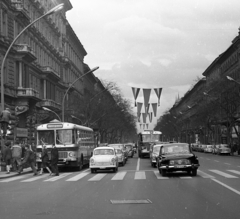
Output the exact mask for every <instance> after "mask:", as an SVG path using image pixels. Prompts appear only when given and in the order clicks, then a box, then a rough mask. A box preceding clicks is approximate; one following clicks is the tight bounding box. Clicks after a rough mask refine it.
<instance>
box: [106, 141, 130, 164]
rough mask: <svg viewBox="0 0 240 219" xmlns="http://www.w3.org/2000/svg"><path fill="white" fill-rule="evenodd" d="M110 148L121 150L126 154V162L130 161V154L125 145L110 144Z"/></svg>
mask: <svg viewBox="0 0 240 219" xmlns="http://www.w3.org/2000/svg"><path fill="white" fill-rule="evenodd" d="M108 146H109V147H113V148H115V149H121V150H122V151H123V152H124V156H125V161H126V162H127V160H128V152H127V150H126V148H125V146H124V144H120V143H119V144H109V145H108Z"/></svg>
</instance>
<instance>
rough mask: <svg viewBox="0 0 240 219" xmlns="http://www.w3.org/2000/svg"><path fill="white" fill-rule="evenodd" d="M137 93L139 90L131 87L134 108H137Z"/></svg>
mask: <svg viewBox="0 0 240 219" xmlns="http://www.w3.org/2000/svg"><path fill="white" fill-rule="evenodd" d="M139 91H140V88H135V87H132V92H133V96H134V100H135V106H137V103H136V99H137V97H138V94H139Z"/></svg>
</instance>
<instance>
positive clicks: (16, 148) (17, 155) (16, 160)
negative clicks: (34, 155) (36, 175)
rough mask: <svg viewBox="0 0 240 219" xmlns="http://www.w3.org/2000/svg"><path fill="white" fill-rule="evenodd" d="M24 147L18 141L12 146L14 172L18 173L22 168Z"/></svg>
mask: <svg viewBox="0 0 240 219" xmlns="http://www.w3.org/2000/svg"><path fill="white" fill-rule="evenodd" d="M22 154H23V153H22V147H21V145H20V143H19V141H18V140H16V141H15V143H14V145H13V146H12V165H13V171H16V170H17V169H19V168H20V165H21V158H22Z"/></svg>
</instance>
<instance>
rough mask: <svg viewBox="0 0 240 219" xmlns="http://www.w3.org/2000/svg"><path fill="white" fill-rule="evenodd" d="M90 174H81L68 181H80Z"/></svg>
mask: <svg viewBox="0 0 240 219" xmlns="http://www.w3.org/2000/svg"><path fill="white" fill-rule="evenodd" d="M88 174H89V172H87V173H86V172H85V173H80V174H78V175H76V176H74V177H72V178H70V179H68V180H66V181H78V180H79V179H82V178H83V177H85V176H87V175H88Z"/></svg>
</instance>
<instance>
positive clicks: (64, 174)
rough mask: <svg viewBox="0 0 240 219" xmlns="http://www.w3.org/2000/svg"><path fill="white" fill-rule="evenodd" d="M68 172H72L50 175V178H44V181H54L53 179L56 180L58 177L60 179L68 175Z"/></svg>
mask: <svg viewBox="0 0 240 219" xmlns="http://www.w3.org/2000/svg"><path fill="white" fill-rule="evenodd" d="M70 174H72V173H62V174H60V175H59V176H54V177H52V178H50V179H47V180H44V182H49V181H50V182H54V181H57V180H59V179H62V178H64V177H66V176H69V175H70Z"/></svg>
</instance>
